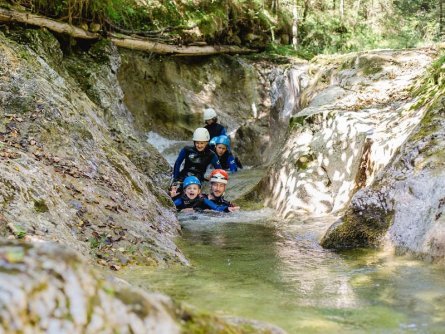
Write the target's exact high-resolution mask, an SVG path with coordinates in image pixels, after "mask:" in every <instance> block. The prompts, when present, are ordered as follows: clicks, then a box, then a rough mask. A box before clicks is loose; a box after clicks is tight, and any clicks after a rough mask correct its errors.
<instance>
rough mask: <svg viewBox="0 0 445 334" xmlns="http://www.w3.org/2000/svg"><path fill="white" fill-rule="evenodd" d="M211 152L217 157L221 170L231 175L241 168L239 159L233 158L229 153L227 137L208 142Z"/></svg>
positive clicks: (219, 137)
mask: <svg viewBox="0 0 445 334" xmlns="http://www.w3.org/2000/svg"><path fill="white" fill-rule="evenodd" d="M210 144H213V145H214V146H212V147H213V148H212V149H213V151H214V152H215V153H216V155H217V156H218V159H219V162H220V164H221V167H222V169H225V170H230V172H231V173H235V172H236V171H238V168H243V166H242V165H241V162H240V161H239V159H237V158H236V157H234V156H233V154H232V152H231V151H230V138H229V137H227V136H224V135H223V136H218V137H215V138H213V139H212V140H211V141H210Z"/></svg>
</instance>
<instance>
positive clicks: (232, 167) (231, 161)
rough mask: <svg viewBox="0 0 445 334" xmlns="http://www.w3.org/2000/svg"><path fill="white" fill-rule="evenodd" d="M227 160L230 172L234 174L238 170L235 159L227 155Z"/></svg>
mask: <svg viewBox="0 0 445 334" xmlns="http://www.w3.org/2000/svg"><path fill="white" fill-rule="evenodd" d="M227 160H228V161H229V168H230V172H231V173H235V172H236V171H238V168H237V167H236V162H235V158H234V157H233V155H231V154H229V156H228V157H227Z"/></svg>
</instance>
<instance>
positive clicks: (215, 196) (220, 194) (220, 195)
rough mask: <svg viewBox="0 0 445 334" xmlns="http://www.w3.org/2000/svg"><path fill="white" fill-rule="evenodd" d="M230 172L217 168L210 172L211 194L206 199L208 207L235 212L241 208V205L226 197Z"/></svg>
mask: <svg viewBox="0 0 445 334" xmlns="http://www.w3.org/2000/svg"><path fill="white" fill-rule="evenodd" d="M228 181H229V174H227V172H226V171H225V170H223V169H215V170H214V171H212V173H210V194H209V195H208V196H207V198H205V199H204V206H205V208H206V209H210V210H215V211H220V212H233V211H237V210H239V209H240V207H239V206H236V205H235V204H233V203H231V202H229V201H227V200H226V199H225V198H224V192H225V191H226V186H227V182H228Z"/></svg>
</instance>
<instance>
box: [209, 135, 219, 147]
mask: <svg viewBox="0 0 445 334" xmlns="http://www.w3.org/2000/svg"><path fill="white" fill-rule="evenodd" d="M217 139H218V137H213V138H212V139H210V141H209V146H215V145H216V140H217Z"/></svg>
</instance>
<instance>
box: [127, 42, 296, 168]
mask: <svg viewBox="0 0 445 334" xmlns="http://www.w3.org/2000/svg"><path fill="white" fill-rule="evenodd" d="M121 55H122V66H121V67H120V70H119V82H120V84H121V86H122V89H123V91H124V93H125V97H124V101H125V104H126V105H127V106H128V108H129V110H131V112H132V114H133V115H134V117H135V120H136V124H138V126H139V129H141V130H142V131H145V132H148V131H154V132H157V133H159V134H161V135H163V136H164V137H167V138H170V139H183V140H190V138H191V134H192V133H193V131H194V130H195V128H196V127H199V126H203V125H204V123H203V120H202V112H203V110H204V108H206V107H209V106H211V107H213V108H215V110H216V111H217V113H218V116H219V117H218V118H219V122H220V123H221V124H223V125H224V126H225V127H226V128H227V130H228V132H229V133H230V136H231V138H232V140H233V149H234V152H235V153H236V154H237V155H238V156H240V157H241V161H242V162H243V164H245V165H257V164H264V163H266V162H268V161H269V160H270V157H271V156H272V155H273V154H274V152H275V150H276V148H277V147H278V146H279V145H278V144H279V142H280V141H281V140H283V139H284V134H285V132H286V128H287V124H288V120H289V118H290V115H291V111H292V110H293V109H294V108H296V105H297V101H298V99H297V98H296V96H298V93H299V91H300V77H299V73H300V72H299V71H297V70H295V69H292V68H290V64H285V65H274V64H271V63H268V62H264V61H255V60H249V59H248V58H242V57H237V56H235V57H233V56H213V57H200V58H196V57H195V58H187V57H158V56H153V55H147V54H142V53H135V52H129V51H126V50H121ZM283 125H284V126H283Z"/></svg>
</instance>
